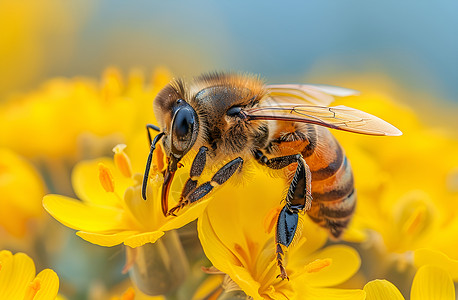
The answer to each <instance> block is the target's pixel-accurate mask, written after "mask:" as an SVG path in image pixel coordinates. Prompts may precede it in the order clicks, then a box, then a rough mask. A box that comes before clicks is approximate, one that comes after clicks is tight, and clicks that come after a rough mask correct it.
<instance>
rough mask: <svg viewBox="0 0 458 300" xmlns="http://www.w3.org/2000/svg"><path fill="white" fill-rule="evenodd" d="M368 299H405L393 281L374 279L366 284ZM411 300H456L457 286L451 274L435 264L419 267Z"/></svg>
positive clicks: (413, 284)
mask: <svg viewBox="0 0 458 300" xmlns="http://www.w3.org/2000/svg"><path fill="white" fill-rule="evenodd" d="M364 291H365V292H366V294H367V296H366V300H386V299H390V300H404V297H403V296H402V294H401V292H399V290H398V289H397V288H396V286H394V285H393V284H392V283H391V282H389V281H386V280H373V281H371V282H369V283H368V284H366V285H365V286H364ZM410 299H411V300H435V299H441V300H455V287H454V286H453V281H452V278H451V277H450V275H449V274H448V273H447V272H446V271H444V270H443V269H441V268H439V267H435V266H423V267H421V268H420V269H418V271H417V273H416V274H415V278H414V279H413V283H412V288H411V290H410Z"/></svg>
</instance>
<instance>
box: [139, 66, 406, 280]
mask: <svg viewBox="0 0 458 300" xmlns="http://www.w3.org/2000/svg"><path fill="white" fill-rule="evenodd" d="M357 93H358V92H356V91H354V90H350V89H344V88H340V87H333V86H326V85H310V84H307V85H305V84H280V85H265V84H263V82H262V81H261V80H260V79H259V78H258V77H256V76H251V75H239V74H225V73H210V74H204V75H202V76H200V77H198V78H196V79H195V80H194V81H193V82H192V83H191V84H189V85H188V84H186V83H185V82H184V81H183V80H180V79H178V80H174V81H172V82H171V83H169V84H168V85H167V86H165V87H164V88H163V89H162V90H161V91H160V92H159V93H158V95H157V97H156V99H155V100H154V103H153V107H154V113H155V115H156V118H157V121H158V123H159V127H157V126H155V125H147V131H148V136H149V140H150V145H151V148H150V153H149V155H148V160H147V164H146V168H145V175H144V178H143V186H142V196H143V199H145V200H146V187H147V183H148V176H149V172H150V166H151V161H152V155H153V152H154V150H155V148H156V144H157V143H158V142H159V141H161V142H162V146H163V149H164V152H165V154H166V156H167V161H168V165H167V168H166V169H165V171H164V183H163V186H162V198H161V201H162V211H163V213H164V215H165V216H169V215H176V213H177V212H178V211H179V210H180V209H182V208H183V207H185V206H187V205H189V204H192V203H195V202H197V201H199V200H201V199H202V198H204V197H205V196H207V195H208V194H209V193H210V192H211V191H212V190H213V189H214V188H215V187H217V186H220V185H222V184H224V183H225V182H227V181H228V180H229V179H230V178H231V177H232V176H233V175H234V174H235V173H238V172H240V171H241V170H242V168H243V164H244V163H245V162H248V161H250V160H254V161H255V162H257V163H259V164H260V165H262V166H264V167H265V168H268V169H273V170H280V171H281V170H283V173H282V174H283V176H284V177H285V179H286V181H287V182H288V185H289V186H288V189H287V193H285V197H284V199H281V200H282V201H283V202H282V203H284V206H283V208H282V209H281V211H280V213H279V215H278V218H277V224H276V234H275V243H276V250H275V251H276V260H277V265H278V267H279V269H280V274H279V275H278V276H279V277H281V278H282V279H287V278H288V276H287V273H286V270H285V267H284V264H283V257H284V255H285V253H286V250H287V248H288V247H289V246H290V245H291V243H292V242H293V240H294V239H295V237H296V238H297V235H299V233H298V232H299V230H298V224H299V216H298V214H299V213H302V212H306V213H307V214H308V216H309V217H310V219H311V220H313V221H314V222H316V223H317V224H319V225H320V226H322V227H324V228H326V229H327V230H328V231H329V233H330V235H331V236H332V237H334V238H339V237H340V236H341V234H342V232H343V231H344V229H345V228H346V227H347V225H348V224H349V222H350V220H351V217H352V215H353V213H354V210H355V206H356V194H355V188H354V183H353V173H352V170H351V166H350V163H349V162H348V160H347V158H346V156H345V153H344V150H343V149H342V147H341V146H340V144H339V143H338V142H337V140H336V139H335V138H334V136H333V135H332V134H331V132H330V131H329V130H328V129H327V128H332V129H338V130H344V131H349V132H354V133H361V134H368V135H379V136H398V135H401V134H402V133H401V131H399V130H398V129H397V128H396V127H394V126H393V125H391V124H389V123H387V122H385V121H383V120H381V119H379V118H377V117H375V116H373V115H370V114H368V113H365V112H363V111H360V110H357V109H353V108H349V107H345V106H329V105H330V104H331V102H332V101H333V99H334V97H333V96H349V95H354V94H357ZM151 129H153V130H157V131H159V133H158V134H157V135H156V136H155V138H154V139H151V133H150V130H151ZM190 150H194V151H195V152H196V153H197V154H196V155H195V158H194V160H193V162H192V165H191V168H190V174H189V178H188V180H187V181H186V183H185V184H184V187H183V190H182V192H181V197H180V200H179V202H178V204H177V205H176V206H174V207H172V208H171V209H170V210H169V209H168V200H167V199H168V193H169V190H170V186H171V182H172V180H173V176H174V174H175V172H176V170H177V168H178V167H179V166H180V161H181V159H182V158H183V157H184V156H185V155H186V154H187V153H188V152H189V151H190ZM221 161H224V162H226V163H225V164H224V165H223V166H222V167H220V168H219V169H218V170H217V171H216V172H215V173H214V175H213V176H212V178H211V179H210V180H209V181H207V182H205V183H203V184H200V185H198V179H199V177H200V176H201V174H202V173H203V171H204V168H206V167H207V168H210V167H211V166H215V165H218V163H220V162H221ZM312 199H313V200H312Z"/></svg>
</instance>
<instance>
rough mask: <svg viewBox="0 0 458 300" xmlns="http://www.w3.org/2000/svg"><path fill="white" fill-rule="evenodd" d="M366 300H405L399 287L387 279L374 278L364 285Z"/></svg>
mask: <svg viewBox="0 0 458 300" xmlns="http://www.w3.org/2000/svg"><path fill="white" fill-rule="evenodd" d="M364 291H365V292H366V300H404V297H403V296H402V294H401V292H400V291H399V290H398V288H397V287H396V286H395V285H394V284H392V283H391V282H389V281H387V280H384V279H383V280H381V279H377V280H372V281H370V282H368V283H367V284H366V285H365V286H364Z"/></svg>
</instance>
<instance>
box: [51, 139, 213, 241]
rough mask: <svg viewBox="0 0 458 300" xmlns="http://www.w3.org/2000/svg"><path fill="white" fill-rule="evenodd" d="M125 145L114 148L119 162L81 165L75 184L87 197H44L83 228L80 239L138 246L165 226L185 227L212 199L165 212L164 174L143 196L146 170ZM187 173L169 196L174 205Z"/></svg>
mask: <svg viewBox="0 0 458 300" xmlns="http://www.w3.org/2000/svg"><path fill="white" fill-rule="evenodd" d="M124 147H125V146H123V145H119V146H117V147H115V149H114V151H115V157H116V159H115V161H113V160H112V159H109V158H100V159H96V160H91V161H84V162H81V163H79V164H77V165H76V167H75V169H74V172H73V175H72V179H73V187H74V190H75V193H76V194H77V196H78V197H79V198H80V199H81V200H82V201H78V200H76V199H71V198H68V197H64V196H60V195H47V196H45V197H44V199H43V206H44V207H45V209H46V210H47V211H48V212H49V213H50V214H51V215H52V216H53V217H54V218H56V219H57V220H58V221H60V222H61V223H62V224H64V225H66V226H68V227H70V228H73V229H76V230H78V232H77V235H78V236H80V237H81V238H83V239H85V240H87V241H89V242H91V243H93V244H97V245H101V246H107V247H110V246H114V245H117V244H121V243H124V244H125V245H127V246H130V247H132V248H135V247H139V246H142V245H144V244H146V243H154V242H155V241H156V240H157V239H159V238H160V237H161V236H162V235H163V234H164V232H165V231H168V230H171V229H175V228H179V227H182V226H184V225H185V224H187V223H189V222H191V221H192V220H195V219H196V218H197V217H198V216H199V214H200V213H201V212H202V211H203V209H204V208H205V205H206V203H207V201H202V202H200V203H197V204H196V205H193V206H192V207H190V208H189V209H187V210H185V211H183V213H182V214H180V215H179V216H178V217H167V218H166V217H164V215H163V214H162V209H161V197H160V196H161V187H162V182H163V178H162V174H160V173H153V174H152V176H151V179H150V183H149V184H148V191H147V200H146V201H145V200H143V199H142V197H141V184H142V175H141V174H140V173H134V172H132V170H131V169H130V168H131V167H130V160H129V158H128V156H127V155H126V154H125V153H124ZM158 152H160V151H157V152H155V153H158ZM115 163H116V164H115ZM129 174H133V175H132V177H127V176H126V175H129ZM188 176H189V168H182V169H180V170H179V172H178V173H177V175H176V179H175V180H174V183H173V184H172V187H171V193H170V197H169V201H170V202H171V203H172V204H175V203H178V198H179V192H181V187H182V186H183V184H184V182H185V180H186V179H187V177H188ZM175 191H176V192H175ZM172 204H171V205H172Z"/></svg>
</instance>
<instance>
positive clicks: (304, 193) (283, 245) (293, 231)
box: [254, 150, 312, 279]
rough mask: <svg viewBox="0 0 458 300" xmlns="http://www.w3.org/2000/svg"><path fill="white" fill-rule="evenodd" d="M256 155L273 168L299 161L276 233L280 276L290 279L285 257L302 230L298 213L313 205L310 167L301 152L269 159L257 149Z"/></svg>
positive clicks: (264, 163) (259, 160)
mask: <svg viewBox="0 0 458 300" xmlns="http://www.w3.org/2000/svg"><path fill="white" fill-rule="evenodd" d="M254 156H255V159H256V160H257V161H258V162H259V163H260V164H262V165H265V166H267V167H269V168H271V169H282V168H285V167H287V166H289V165H290V164H292V163H297V167H296V171H295V173H294V176H293V178H292V180H291V184H290V186H289V188H288V193H287V194H286V198H285V206H283V209H282V210H281V211H280V214H279V215H278V219H277V228H276V235H275V242H276V251H275V252H276V259H277V265H278V267H279V268H280V275H278V277H281V279H289V278H288V275H287V273H286V269H285V267H284V265H283V257H284V255H285V251H286V249H287V248H288V247H289V246H290V245H291V243H292V242H293V240H294V239H295V238H298V237H299V233H298V232H300V230H297V229H298V224H299V215H298V214H299V213H300V212H302V211H306V210H308V209H310V207H311V205H312V194H311V173H310V169H309V167H308V165H307V163H306V162H305V160H304V158H303V157H302V155H301V154H296V155H287V156H281V157H275V158H271V159H268V158H267V157H266V156H264V154H263V153H262V152H261V151H260V150H257V151H256V152H255V153H254Z"/></svg>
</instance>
